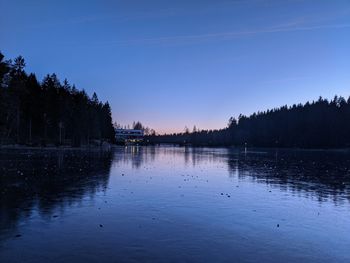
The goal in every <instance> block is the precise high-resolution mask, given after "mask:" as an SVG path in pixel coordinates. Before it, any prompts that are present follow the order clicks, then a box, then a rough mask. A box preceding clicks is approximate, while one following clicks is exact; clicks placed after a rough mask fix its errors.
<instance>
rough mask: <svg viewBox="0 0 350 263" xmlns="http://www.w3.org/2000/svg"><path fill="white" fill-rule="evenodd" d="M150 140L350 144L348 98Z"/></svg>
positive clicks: (266, 144) (305, 145) (210, 143)
mask: <svg viewBox="0 0 350 263" xmlns="http://www.w3.org/2000/svg"><path fill="white" fill-rule="evenodd" d="M147 140H148V141H150V142H151V143H176V144H191V145H200V146H231V145H235V146H244V145H247V146H250V147H291V148H294V147H295V148H345V147H350V97H349V98H348V99H347V100H346V99H345V98H343V97H338V96H335V97H334V98H333V99H332V100H328V99H324V98H322V97H319V99H318V100H317V101H312V102H306V103H305V104H297V105H296V104H294V105H292V106H287V105H285V106H282V107H279V108H275V109H271V110H267V111H263V112H257V113H254V114H252V115H250V116H245V115H242V114H241V115H239V117H238V118H237V119H235V118H233V117H232V118H230V119H229V122H228V125H227V127H226V128H223V129H220V130H202V131H197V130H194V131H193V132H189V131H188V129H187V130H186V131H185V132H183V133H176V134H165V135H157V136H149V137H147Z"/></svg>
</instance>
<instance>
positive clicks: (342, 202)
mask: <svg viewBox="0 0 350 263" xmlns="http://www.w3.org/2000/svg"><path fill="white" fill-rule="evenodd" d="M152 180H153V184H151V183H150V182H151V181H152ZM0 185H1V193H0V215H1V216H0V259H4V260H8V259H9V258H11V257H12V256H13V255H12V254H13V253H12V252H11V251H12V249H16V248H17V246H18V245H16V244H15V243H11V242H12V241H13V240H18V241H17V242H20V241H19V240H20V239H21V236H22V234H23V232H25V230H23V227H22V225H23V224H25V225H26V224H27V223H26V222H34V223H35V222H37V221H39V222H40V224H39V223H38V224H37V225H36V226H32V227H29V229H30V231H34V232H35V231H39V229H40V231H45V227H42V222H46V223H47V224H49V225H50V224H51V225H56V224H57V222H56V221H55V219H56V218H57V217H59V218H61V219H62V220H63V219H65V218H67V221H69V220H72V222H77V221H80V220H81V222H84V221H85V223H86V224H87V223H91V221H93V220H95V219H96V216H97V215H96V214H97V213H98V212H99V211H101V210H99V209H105V210H104V211H105V212H104V213H106V214H105V217H106V218H109V219H108V220H109V221H108V220H107V219H106V220H107V222H109V224H112V225H114V228H115V229H119V228H121V230H120V229H119V230H118V231H120V232H118V233H119V234H122V235H123V236H124V239H126V240H124V239H123V238H122V237H121V236H120V235H113V236H111V237H109V239H108V238H107V239H106V238H104V239H102V238H101V239H97V236H96V233H94V234H93V235H92V234H86V233H89V232H88V231H87V230H86V229H85V228H84V224H81V227H82V229H81V231H82V232H78V233H76V236H75V238H74V239H73V240H76V241H77V240H80V241H79V242H81V238H83V237H84V238H85V240H90V241H89V242H88V241H85V242H88V244H89V246H90V245H92V244H95V242H100V243H101V245H102V244H104V246H105V248H106V249H108V248H109V245H111V246H112V244H114V243H116V242H121V247H123V246H122V245H126V244H128V245H127V246H126V248H125V249H128V250H130V248H129V247H128V246H129V245H130V244H129V243H130V240H129V239H128V238H130V239H131V238H135V237H134V235H136V233H137V232H135V231H136V230H131V229H132V228H133V227H135V225H139V227H141V226H142V225H143V224H145V225H147V224H148V223H145V222H144V220H145V218H147V217H151V218H152V220H155V219H156V217H155V216H154V213H156V212H157V213H158V216H159V217H164V218H167V219H166V220H165V221H164V222H160V221H159V222H158V223H157V225H158V228H157V229H158V230H157V233H158V232H159V233H162V234H164V235H170V234H171V235H172V237H173V239H171V240H167V242H174V243H171V246H170V245H169V246H170V247H171V249H174V250H175V251H177V249H180V247H183V245H184V244H185V243H186V242H187V243H188V242H189V243H188V245H190V246H192V245H193V244H197V245H198V246H205V243H203V242H204V240H206V239H207V238H208V237H209V236H212V235H213V234H212V233H210V232H206V231H209V229H210V228H209V226H210V225H211V221H212V220H216V222H217V223H218V225H217V226H220V229H221V228H223V227H226V228H227V231H228V232H230V231H234V232H235V233H239V235H244V234H243V233H242V229H241V225H242V224H246V227H249V228H248V229H249V231H252V230H253V229H255V227H262V229H264V228H265V227H266V225H264V224H267V223H268V224H270V223H272V224H273V225H274V226H275V225H276V224H275V223H276V218H275V217H276V216H277V215H278V214H279V213H280V212H279V210H283V209H285V210H286V211H284V212H283V211H282V214H283V213H284V215H285V216H286V215H287V214H286V213H294V214H295V220H299V221H298V224H299V223H305V226H304V227H306V226H310V229H312V228H315V226H317V227H319V228H320V229H322V228H323V227H324V226H323V224H325V222H328V221H322V222H319V223H315V222H314V221H313V220H314V219H311V218H308V217H307V216H306V215H304V217H302V216H301V215H299V216H298V213H304V214H305V213H306V211H307V209H309V208H310V207H311V208H312V209H315V211H316V210H318V209H319V208H318V207H317V205H316V204H326V206H325V207H326V208H327V209H328V210H327V211H330V215H329V218H325V219H324V220H333V219H332V218H331V217H332V216H334V217H338V218H341V224H340V225H339V226H330V225H327V228H329V229H325V231H324V232H325V235H326V234H327V235H333V234H334V239H336V238H337V239H339V240H346V237H345V236H343V235H342V234H341V233H342V232H341V231H342V230H344V229H338V228H335V229H334V228H333V227H341V226H343V228H344V227H345V226H347V224H346V223H344V222H345V221H344V220H346V218H348V217H347V215H348V213H349V211H350V204H349V203H350V153H349V152H348V151H311V150H308V151H306V150H288V149H248V150H244V149H236V148H192V147H174V146H154V147H153V146H152V147H151V146H150V147H138V146H127V147H115V148H112V149H111V150H110V151H100V150H96V149H95V150H90V151H88V150H72V149H70V150H68V149H67V150H40V149H17V150H15V149H1V151H0ZM261 186H266V190H269V191H268V192H267V193H266V192H264V191H265V190H264V188H261ZM239 187H240V188H239ZM223 189H224V190H223ZM234 189H240V191H239V192H237V191H236V192H234ZM135 191H138V193H136V192H135ZM225 191H226V192H225ZM271 191H272V192H274V196H271V195H269V192H271ZM127 193H128V195H127ZM221 196H224V197H225V198H227V200H229V199H230V200H231V201H232V202H231V203H227V202H226V201H225V202H224V201H223V199H222V201H220V200H221V199H217V198H220V197H221ZM230 197H232V198H230ZM108 198H109V199H108ZM259 198H260V199H262V198H263V199H264V201H263V202H266V203H262V202H261V201H260V200H259ZM300 198H301V199H300ZM287 199H288V203H285V201H286V200H287ZM91 200H92V201H91ZM107 200H108V202H109V205H110V207H109V206H105V207H103V206H102V203H103V204H104V205H107ZM303 200H310V201H312V203H310V204H309V208H305V207H304V208H302V209H301V210H300V209H299V208H298V204H299V203H301V204H302V203H303V202H304V201H303ZM283 202H284V203H283ZM282 203H283V204H286V205H289V206H290V207H288V209H287V208H283V204H282ZM77 207H78V208H79V209H81V208H84V209H83V211H82V212H77V210H79V209H78V208H77ZM336 207H341V210H334V209H335V208H336ZM165 208H166V210H164V212H161V211H163V209H165ZM247 209H248V210H249V209H250V211H256V210H259V209H260V210H261V209H264V210H263V211H264V212H262V214H260V218H259V220H260V221H257V220H256V215H251V214H250V212H249V213H248V210H247ZM287 210H288V211H289V212H288V211H287ZM79 211H80V210H79ZM303 211H304V212H303ZM333 212H334V213H335V214H334V215H332V213H333ZM79 213H81V214H79ZM169 213H171V214H170V215H169ZM67 216H71V217H72V218H70V219H69V220H68V217H67ZM179 216H181V217H184V218H185V219H186V220H185V221H186V222H187V221H197V220H199V219H198V218H202V219H201V221H200V222H197V223H200V224H199V226H201V227H202V228H200V229H201V230H200V231H199V230H198V229H197V230H196V227H194V226H192V228H191V230H188V231H187V232H186V233H182V232H181V231H182V230H183V224H184V223H183V224H181V223H179V218H178V217H179ZM299 217H301V218H299ZM38 218H39V219H38ZM175 218H177V219H175ZM219 218H221V219H219ZM116 220H119V221H118V222H116ZM181 220H184V219H181ZM181 220H180V222H181ZM230 220H231V221H230ZM232 220H233V221H235V220H242V221H237V222H236V223H235V224H233V223H232ZM283 220H286V219H283ZM290 220H292V219H290ZM303 220H304V221H303ZM69 222H70V221H69ZM72 222H71V223H69V224H68V223H67V222H66V223H65V224H63V223H62V222H61V224H63V225H60V229H63V230H62V233H64V232H65V231H67V233H70V232H71V231H72V229H71V227H72V226H71V224H72ZM219 222H221V223H219ZM34 223H33V225H35V224H34ZM170 223H171V227H169V226H170V225H168V224H170ZM93 224H95V221H94V222H93ZM312 224H314V226H311V225H312ZM199 226H197V227H199ZM100 227H103V225H102V224H100ZM21 228H22V230H21ZM38 228H39V229H38ZM145 229H149V230H148V232H145V233H143V234H140V233H137V237H138V238H145V239H147V240H153V239H154V240H156V239H157V236H156V235H155V234H154V233H153V234H152V233H151V232H149V231H151V230H150V229H152V227H151V226H148V227H145ZM30 231H29V232H30ZM50 231H51V230H50ZM52 231H53V230H52ZM115 231H117V230H115ZM195 231H199V232H195ZM213 231H214V230H213ZM220 231H221V230H219V229H215V233H217V235H219V236H218V237H217V238H214V239H213V242H214V241H215V242H217V243H218V244H219V243H220V242H224V240H225V238H227V236H226V235H227V233H224V232H223V233H221V232H220ZM246 231H248V230H246ZM249 231H248V232H247V233H246V234H247V235H248V236H249V235H254V233H253V232H252V233H251V232H249ZM261 231H262V230H261ZM270 231H271V229H265V230H264V231H263V232H257V234H259V233H260V234H259V235H261V233H264V235H266V236H267V237H268V238H269V239H271V236H270V235H271V233H270ZM290 231H294V232H295V233H298V235H300V237H299V239H298V238H296V237H295V239H296V244H302V242H301V241H303V240H302V238H304V237H303V235H304V234H303V233H304V232H305V230H303V229H300V228H298V225H294V226H291V229H290ZM310 231H311V230H310ZM334 231H335V232H334ZM48 232H49V230H48ZM112 232H113V231H112ZM112 232H111V235H112ZM30 233H31V232H30ZM83 233H85V234H83ZM219 233H221V234H219ZM305 233H306V232H305ZM312 233H313V232H312ZM52 234H53V235H57V232H53V233H52ZM187 234H191V236H196V235H197V237H196V238H195V237H193V238H189V237H188V236H187ZM85 235H87V236H85ZM201 235H202V236H201ZM259 235H257V236H255V237H254V242H258V244H254V246H255V247H254V246H253V245H251V246H252V247H250V245H247V244H246V245H245V247H244V248H243V247H242V248H240V249H241V250H242V251H243V250H244V251H245V250H246V249H247V250H248V251H245V252H249V251H254V250H256V249H257V247H259V246H260V245H261V244H262V243H261V244H260V242H263V241H261V239H262V237H261V236H259ZM286 235H287V234H286ZM339 235H340V236H339ZM287 236H288V235H287ZM26 238H28V239H29V240H27V242H29V243H32V244H36V242H39V241H38V238H37V237H35V236H30V235H29V236H28V234H27V237H26ZM70 238H72V237H70ZM230 238H234V237H230ZM62 240H65V242H67V244H69V242H70V241H71V240H69V239H68V240H67V239H63V238H62ZM96 240H97V241H96ZM181 240H182V241H181ZM272 240H274V239H272ZM320 240H321V241H320ZM275 241H276V244H275V246H282V245H283V243H282V245H281V243H280V241H278V239H276V240H275ZM277 241H278V242H277ZM23 242H24V241H23ZM77 242H78V241H77ZM79 242H78V243H79ZM91 242H93V243H91ZM123 242H124V243H123ZM162 242H163V241H162ZM232 242H233V243H232V245H233V244H235V243H234V242H238V243H240V242H241V244H242V246H243V245H244V242H243V243H242V240H238V239H234V240H232ZM254 242H253V243H254ZM313 242H316V243H317V242H322V239H321V238H319V239H315V240H314V241H313ZM78 243H77V244H78ZM163 243H164V242H163ZM60 244H62V242H61V243H60ZM150 244H151V243H150ZM201 244H202V245H201ZM220 244H221V243H220ZM139 245H140V246H141V247H144V250H142V251H140V250H137V253H140V254H141V256H142V257H143V256H144V255H145V254H147V253H151V252H152V253H154V254H156V255H158V254H159V253H160V254H159V255H158V257H156V256H155V258H156V259H159V258H160V259H161V260H160V261H162V260H164V259H168V258H167V257H168V256H169V255H165V254H164V253H163V254H161V253H162V249H163V245H164V244H163V245H162V247H159V245H158V246H157V250H156V248H154V251H153V248H147V242H146V243H142V244H139ZM285 245H286V247H287V246H288V242H286V243H285ZM324 245H325V246H326V244H324ZM33 246H34V245H33ZM220 246H223V243H222V244H221V245H220ZM220 246H219V247H217V249H219V250H220ZM225 246H228V245H227V243H226V245H225ZM235 246H236V247H235V249H237V250H238V249H239V245H237V244H236V245H235ZM261 246H263V245H261ZM296 246H297V245H296ZM327 246H328V245H327ZM6 248H7V249H6ZM24 248H26V247H25V246H24V245H23V247H22V249H24ZM272 248H274V246H272V245H271V244H270V247H264V249H266V250H268V249H272ZM340 248H341V246H338V249H339V250H340ZM56 249H57V248H56ZM61 249H62V251H64V252H65V253H68V252H67V251H66V250H67V249H68V248H66V247H65V246H64V245H63V244H62V248H61ZM169 249H170V248H169ZM295 249H300V250H302V249H305V247H300V248H298V247H296V248H295ZM329 249H331V247H330V248H329ZM24 250H25V249H24ZM241 250H240V251H241ZM333 250H334V249H333ZM28 251H29V250H28ZM47 251H48V252H46V253H47V254H48V255H46V256H47V257H50V256H52V254H54V253H56V252H55V251H54V250H50V249H47ZM155 251H157V252H155ZM234 251H235V250H234V249H233V248H230V247H226V248H222V252H223V253H222V257H223V259H227V258H232V253H233V252H234ZM343 251H344V250H343ZM338 252H339V251H338ZM28 253H29V252H28ZM50 253H51V254H50ZM62 253H63V252H62ZM108 253H111V254H112V255H110V256H116V255H114V254H113V253H117V254H118V256H122V258H123V257H125V259H126V261H128V260H129V258H128V256H129V255H130V253H129V252H128V253H125V254H124V252H121V251H119V252H117V251H114V250H113V249H112V248H111V250H110V251H109V252H108ZM108 253H106V254H108ZM135 253H136V252H135ZM157 253H158V254H157ZM183 253H188V255H187V256H189V255H190V254H191V253H192V252H190V251H189V250H188V251H187V250H184V252H183ZM208 253H209V252H208ZM235 253H236V254H235V255H238V254H239V253H238V254H237V251H235ZM242 253H243V252H242ZM334 253H335V252H334ZM337 254H339V255H340V256H341V257H340V258H337V260H339V259H344V258H345V259H348V258H349V257H350V255H349V254H344V252H343V254H342V253H337ZM25 255H26V254H25ZM160 255H161V256H164V257H165V258H162V257H161V256H160ZM317 255H318V254H317V253H316V252H315V253H314V254H310V255H309V256H310V259H317V258H316V256H317ZM197 256H198V258H201V257H203V258H204V259H205V258H206V255H205V253H204V254H201V255H197ZM225 256H226V258H225ZM241 256H242V255H241ZM294 256H295V255H294V254H290V255H289V256H287V257H286V259H289V260H290V261H294V259H295V258H294ZM106 257H107V258H108V256H107V255H106ZM170 258H171V257H170ZM207 258H208V262H209V259H210V258H211V257H210V255H209V254H208V255H207ZM20 259H21V260H23V259H24V260H26V261H28V262H31V261H32V262H36V260H38V258H37V257H36V256H35V257H34V256H33V257H32V258H29V256H24V258H20ZM30 259H31V260H30ZM325 259H328V260H331V261H332V259H334V258H332V257H331V256H330V257H329V258H327V257H325ZM74 260H75V261H77V262H80V261H82V262H83V261H84V260H83V258H74ZM19 261H20V260H19V259H18V258H17V259H14V260H13V262H19ZM131 261H132V260H131ZM175 261H177V260H176V259H175ZM198 261H202V260H198ZM219 261H220V260H219ZM248 261H249V260H248ZM38 262H44V261H43V260H38Z"/></svg>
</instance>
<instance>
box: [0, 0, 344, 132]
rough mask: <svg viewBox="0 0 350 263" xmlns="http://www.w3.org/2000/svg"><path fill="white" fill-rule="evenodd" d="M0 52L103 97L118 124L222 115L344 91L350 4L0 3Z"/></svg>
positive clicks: (171, 124)
mask: <svg viewBox="0 0 350 263" xmlns="http://www.w3.org/2000/svg"><path fill="white" fill-rule="evenodd" d="M0 12H1V16H0V43H1V44H0V50H1V51H2V52H3V53H4V54H5V55H6V57H7V58H13V57H15V56H17V55H23V56H24V57H25V59H26V62H27V71H29V72H35V73H36V74H37V76H38V78H39V79H41V78H42V77H43V76H44V75H45V74H46V73H53V72H55V73H56V74H57V75H58V77H59V78H60V79H61V80H63V79H64V78H67V79H68V80H69V81H70V82H71V83H74V84H75V85H76V86H77V87H78V88H80V89H85V90H86V91H87V92H88V93H89V94H90V95H91V94H92V93H93V91H96V92H97V94H98V95H99V98H100V99H101V100H104V101H105V100H108V101H109V102H110V104H111V106H112V109H113V118H114V120H115V121H117V122H118V123H121V124H128V123H130V124H131V123H132V122H133V121H134V120H140V121H141V122H142V123H144V124H145V125H147V126H150V127H152V128H154V129H156V130H157V131H158V132H160V133H163V132H173V131H183V129H184V127H185V126H188V127H190V128H192V127H193V125H196V126H197V127H199V128H201V129H213V128H221V127H224V126H225V125H226V124H227V120H228V119H229V117H230V116H235V117H237V116H238V115H239V114H240V113H243V114H250V113H253V112H254V111H258V110H265V109H268V108H273V107H277V106H281V105H284V104H293V103H298V102H305V101H307V100H313V99H317V98H318V96H323V97H328V98H331V97H333V96H334V95H335V94H338V95H342V96H346V97H348V96H349V95H350V1H340V0H339V1H337V0H335V1H322V0H319V1H316V0H315V1H312V0H309V1H308V0H304V1H303V0H286V1H268V0H266V1H263V0H247V1H243V0H242V1H239V0H236V1H229V0H221V1H220V0H215V1H214V0H212V1H205V0H201V1H199V0H196V1H194V0H192V1H191V0H187V1H166V0H162V1H155V0H147V1H146V0H144V1H138V0H125V1H88V0H87V1H43V0H41V1H38V0H31V1H24V0H23V1H17V0H0Z"/></svg>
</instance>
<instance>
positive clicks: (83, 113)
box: [0, 53, 114, 146]
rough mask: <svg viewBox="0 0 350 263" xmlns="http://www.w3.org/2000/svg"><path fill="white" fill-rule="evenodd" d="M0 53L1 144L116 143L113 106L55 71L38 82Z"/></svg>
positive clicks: (19, 62)
mask: <svg viewBox="0 0 350 263" xmlns="http://www.w3.org/2000/svg"><path fill="white" fill-rule="evenodd" d="M24 67H25V62H24V59H23V57H21V56H19V57H17V58H16V59H15V60H14V61H13V62H12V61H11V60H7V61H6V60H4V56H3V55H2V54H1V53H0V85H1V86H0V144H10V143H17V144H29V145H47V144H56V145H62V144H69V145H72V146H80V145H81V144H91V143H95V144H100V143H102V141H108V142H113V141H114V129H113V125H112V117H111V108H110V106H109V104H108V102H106V103H102V102H101V101H99V100H98V98H97V95H96V94H95V93H94V94H93V96H92V97H91V98H90V97H89V96H88V95H87V94H86V92H85V91H84V90H82V91H80V90H77V89H76V88H75V86H74V85H73V86H71V85H70V84H69V83H68V81H67V80H64V81H63V83H60V81H59V80H58V78H57V77H56V75H55V74H51V75H47V76H46V77H45V78H44V79H43V81H42V82H38V81H37V79H36V77H35V75H34V74H33V73H31V74H29V75H28V74H27V73H26V72H25V71H24Z"/></svg>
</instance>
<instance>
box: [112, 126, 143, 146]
mask: <svg viewBox="0 0 350 263" xmlns="http://www.w3.org/2000/svg"><path fill="white" fill-rule="evenodd" d="M143 137H144V132H143V130H134V129H115V139H116V141H117V142H118V143H139V142H142V141H143Z"/></svg>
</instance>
